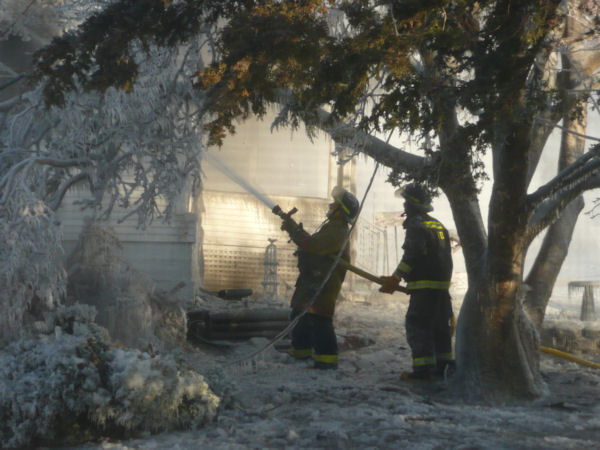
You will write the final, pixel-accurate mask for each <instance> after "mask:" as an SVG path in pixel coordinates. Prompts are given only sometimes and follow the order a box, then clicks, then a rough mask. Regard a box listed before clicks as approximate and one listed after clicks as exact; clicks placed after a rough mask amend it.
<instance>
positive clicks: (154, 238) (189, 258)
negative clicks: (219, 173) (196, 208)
mask: <svg viewBox="0 0 600 450" xmlns="http://www.w3.org/2000/svg"><path fill="white" fill-rule="evenodd" d="M84 195H85V194H84V193H83V192H82V191H73V192H70V193H69V194H68V195H67V196H66V197H65V199H64V201H63V204H62V205H61V208H60V209H59V211H58V217H59V220H60V221H61V230H62V233H63V243H64V248H65V256H68V255H69V253H70V252H71V251H72V250H73V249H74V247H75V244H76V243H77V240H78V239H79V235H80V233H81V230H82V227H83V225H84V222H85V220H86V218H87V217H91V216H92V212H91V211H82V210H81V207H80V206H79V205H76V204H74V202H75V201H76V200H77V199H78V198H81V197H83V196H84ZM119 212H120V211H118V210H117V211H115V212H114V214H113V217H112V218H111V219H110V220H109V221H108V222H107V223H108V224H109V225H110V226H111V227H113V228H114V230H115V232H116V234H117V236H118V238H119V240H120V241H121V244H122V246H123V247H122V256H123V259H124V260H125V261H126V262H127V263H129V264H130V265H132V266H133V267H135V268H136V269H137V270H139V271H140V272H143V273H145V274H146V275H148V276H149V277H150V278H151V279H152V280H153V281H154V282H155V283H156V287H157V288H160V289H164V290H169V289H172V288H173V287H174V286H175V285H177V284H178V283H180V282H182V281H183V282H184V283H185V286H184V287H183V289H182V290H181V291H179V292H180V293H181V294H182V295H185V296H189V297H191V296H193V293H194V291H195V287H196V286H197V285H198V284H199V283H200V282H201V280H200V278H199V276H200V273H199V272H198V270H194V268H196V267H197V262H196V259H197V254H198V248H197V242H198V239H197V232H198V231H197V229H198V217H197V215H196V214H192V213H180V214H176V215H174V217H173V220H172V222H171V223H170V224H168V223H164V222H162V221H160V220H156V221H154V222H153V223H152V224H150V225H149V226H148V227H146V229H140V228H138V227H137V218H136V217H131V218H129V219H127V220H125V221H124V222H123V223H118V219H119V217H120V214H119Z"/></svg>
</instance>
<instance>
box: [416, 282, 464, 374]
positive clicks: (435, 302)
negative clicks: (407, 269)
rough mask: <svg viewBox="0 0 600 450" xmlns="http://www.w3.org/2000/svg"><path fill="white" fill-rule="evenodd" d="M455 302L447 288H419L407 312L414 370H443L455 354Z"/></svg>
mask: <svg viewBox="0 0 600 450" xmlns="http://www.w3.org/2000/svg"><path fill="white" fill-rule="evenodd" d="M451 326H452V303H451V301H450V294H449V293H448V291H447V290H443V289H415V290H413V291H412V292H411V295H410V303H409V305H408V311H407V312H406V340H407V341H408V345H409V346H410V349H411V351H412V358H413V371H415V372H421V371H429V372H434V371H438V372H443V370H444V369H445V367H446V365H448V363H450V362H452V361H453V360H454V358H453V356H452V334H451V333H452V331H451Z"/></svg>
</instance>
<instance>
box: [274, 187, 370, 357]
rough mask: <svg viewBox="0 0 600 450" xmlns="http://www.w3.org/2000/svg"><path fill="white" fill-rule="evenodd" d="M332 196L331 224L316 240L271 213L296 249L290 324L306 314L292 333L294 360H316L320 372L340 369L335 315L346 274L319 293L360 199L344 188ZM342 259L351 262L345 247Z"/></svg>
mask: <svg viewBox="0 0 600 450" xmlns="http://www.w3.org/2000/svg"><path fill="white" fill-rule="evenodd" d="M331 195H332V197H333V202H332V203H330V205H329V210H328V212H327V219H326V220H325V222H323V224H322V225H321V226H320V228H319V229H318V230H317V231H316V232H315V233H314V234H312V235H311V234H309V233H307V232H306V231H305V230H304V229H303V228H302V224H297V223H296V222H295V221H294V220H293V219H292V218H291V217H290V213H288V214H286V213H283V212H282V211H281V208H279V206H276V207H275V208H273V212H274V213H275V214H277V215H279V216H280V217H281V218H282V219H283V224H282V225H281V229H282V230H285V231H287V232H288V234H289V235H290V238H291V240H292V241H293V242H294V243H295V244H296V245H297V246H298V250H297V251H296V253H295V254H296V255H297V256H298V270H299V275H298V279H297V280H296V289H295V291H294V294H293V295H292V300H291V308H292V312H291V318H292V319H294V318H295V317H297V316H298V315H300V314H302V313H303V312H304V311H305V310H306V313H305V314H304V315H303V316H302V317H301V318H300V319H299V321H298V323H297V324H296V326H295V327H294V329H293V330H292V333H291V335H292V347H291V350H290V354H291V355H292V356H293V357H294V358H296V359H310V358H312V359H313V361H314V367H315V368H316V369H336V368H337V366H338V345H337V338H336V335H335V330H334V327H333V314H334V312H335V304H336V300H337V297H338V294H339V293H340V289H341V287H342V282H343V281H344V278H345V276H346V269H344V268H343V267H341V266H340V265H339V264H338V265H337V266H336V267H335V268H334V269H333V272H332V273H331V276H330V277H329V279H328V280H327V282H326V283H325V285H324V286H323V288H322V289H321V290H320V291H319V288H320V287H321V285H322V284H323V280H324V278H325V277H326V276H327V274H328V273H329V271H330V269H331V266H332V265H333V263H334V261H335V257H336V256H337V254H338V253H339V252H340V250H342V248H343V247H344V243H345V242H346V238H347V237H348V233H349V223H350V222H352V220H353V219H354V218H355V217H356V214H357V213H358V208H359V204H358V200H357V199H356V197H355V196H354V195H353V194H351V193H350V192H348V191H346V190H345V189H343V188H341V187H335V188H334V189H333V191H332V193H331ZM294 211H295V209H294ZM341 257H342V258H343V259H345V260H346V261H347V262H350V253H349V250H348V247H347V245H346V247H345V248H344V250H343V253H342V256H341ZM317 293H318V295H316V297H315V294H317ZM311 301H312V303H311Z"/></svg>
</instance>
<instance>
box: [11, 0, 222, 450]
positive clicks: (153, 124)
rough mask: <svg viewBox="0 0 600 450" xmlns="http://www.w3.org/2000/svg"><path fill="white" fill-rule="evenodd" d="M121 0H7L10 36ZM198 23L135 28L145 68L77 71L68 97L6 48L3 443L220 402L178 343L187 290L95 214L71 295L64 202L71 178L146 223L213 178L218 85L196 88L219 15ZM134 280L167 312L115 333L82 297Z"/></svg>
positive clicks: (161, 426)
mask: <svg viewBox="0 0 600 450" xmlns="http://www.w3.org/2000/svg"><path fill="white" fill-rule="evenodd" d="M110 3H111V2H107V1H92V0H90V1H85V0H80V1H77V0H72V1H69V0H60V1H58V0H57V1H55V2H54V1H45V2H36V1H31V2H29V1H28V2H22V1H12V0H8V1H3V2H0V24H1V25H2V28H1V30H2V31H0V40H4V39H7V40H9V43H10V44H15V43H16V44H19V43H21V42H24V41H25V42H26V41H28V40H31V41H35V43H34V44H33V45H32V46H33V47H35V45H38V44H39V43H40V42H43V40H44V39H46V38H47V37H48V35H50V34H58V35H60V36H65V35H69V32H70V30H71V31H72V29H73V28H74V27H75V26H77V25H78V24H80V23H81V22H82V21H83V20H84V19H86V18H88V17H89V16H90V14H91V13H93V12H98V11H101V10H102V9H103V8H105V7H107V6H108V5H110ZM197 23H201V22H197ZM49 24H50V25H49ZM40 30H42V31H43V33H40ZM194 31H195V34H194V36H193V37H192V38H191V39H188V40H187V41H186V43H185V44H182V45H180V46H177V47H176V48H168V49H167V48H166V47H164V46H159V45H152V44H150V45H147V44H142V42H141V41H139V40H138V41H135V42H129V43H128V46H129V48H130V49H131V50H132V52H133V53H134V54H135V56H134V57H132V59H131V64H135V65H136V67H137V68H138V69H139V70H138V73H137V76H136V77H135V79H133V78H127V79H126V80H124V83H122V84H120V85H119V87H120V88H123V89H116V88H110V89H105V90H102V91H93V90H86V89H84V88H83V87H82V85H81V83H79V82H78V81H77V80H76V79H74V80H72V82H71V83H70V84H69V87H70V89H71V91H70V92H69V93H68V94H66V95H65V96H64V97H63V103H62V104H61V105H60V106H58V105H54V106H49V105H47V104H46V102H45V99H44V95H43V89H44V84H43V83H41V82H37V83H36V82H32V83H27V84H26V81H28V80H29V81H31V74H29V73H16V72H15V71H14V70H13V69H12V67H10V66H9V65H7V64H2V62H3V61H0V76H1V77H2V81H1V82H0V310H1V313H0V341H1V342H2V345H0V347H2V350H1V351H0V362H1V364H0V366H1V369H0V447H2V448H25V447H28V448H29V447H32V446H36V445H53V446H56V445H69V444H75V443H79V442H82V441H85V440H90V439H98V438H100V437H102V436H106V435H107V434H108V435H118V436H128V435H130V434H131V433H134V432H135V433H138V432H140V431H145V432H160V431H167V430H173V429H186V430H189V429H192V428H195V427H199V426H202V425H204V424H205V423H207V422H208V421H211V420H213V419H214V418H215V417H216V415H217V412H218V408H219V405H220V399H219V398H218V397H217V396H216V395H215V393H214V392H213V391H212V389H211V387H210V386H209V385H208V383H207V382H206V380H205V379H204V377H203V376H202V375H201V374H200V373H198V372H197V370H198V367H196V368H195V370H191V369H190V367H189V366H187V365H186V363H185V361H184V360H183V359H182V358H181V357H180V356H178V355H177V353H176V352H168V351H166V350H169V349H170V348H171V347H170V346H169V345H167V346H163V345H162V344H163V343H168V344H171V345H172V344H174V341H175V342H176V343H177V344H178V345H180V344H181V336H185V314H184V312H183V311H182V309H181V308H180V305H178V304H173V305H172V304H170V301H171V298H170V297H169V296H168V295H166V294H165V295H163V293H156V292H152V291H151V289H150V288H149V287H148V283H140V282H139V281H140V279H139V278H136V279H134V280H133V282H132V279H133V278H134V277H135V276H136V275H135V273H134V272H135V271H134V270H128V271H126V273H125V274H124V273H122V270H121V269H122V268H123V266H122V265H120V262H121V261H120V260H118V258H117V257H116V256H115V255H114V254H113V253H112V250H113V248H110V245H109V244H110V243H111V242H112V243H114V241H115V238H114V236H112V235H110V233H108V232H104V230H103V229H102V228H101V227H91V226H90V227H88V229H87V230H86V231H87V234H86V235H85V236H83V237H82V243H81V245H80V246H79V248H78V252H75V257H76V258H75V261H73V262H74V266H73V268H74V271H73V273H72V275H74V276H73V277H71V279H70V281H71V284H69V290H70V291H71V292H70V295H69V300H70V301H73V302H75V304H74V305H71V306H65V305H64V304H62V300H63V299H64V296H65V287H66V286H67V277H66V273H65V270H64V269H63V263H62V261H63V257H62V256H63V255H62V247H61V236H60V232H59V227H58V223H57V221H56V218H55V214H54V212H55V210H56V209H57V208H58V207H59V205H60V203H61V201H62V200H63V198H64V195H65V193H66V192H67V191H68V190H69V189H73V188H79V189H83V190H85V191H86V192H88V193H89V196H88V198H87V199H85V200H84V201H83V202H82V203H83V204H82V206H83V207H88V208H92V209H94V210H95V212H96V214H97V217H106V216H108V215H109V214H111V212H112V211H113V209H114V207H115V206H119V207H121V208H123V209H122V210H121V211H125V215H126V216H127V215H132V214H134V215H137V218H138V222H139V223H140V224H142V225H143V224H145V223H148V222H149V221H151V220H153V219H155V218H165V219H168V218H169V217H170V215H171V213H172V212H173V208H174V203H175V202H176V201H178V197H179V191H180V190H181V188H182V186H183V185H184V183H185V184H186V185H187V186H189V182H190V180H191V181H192V183H193V182H194V181H198V180H199V177H200V164H199V161H200V157H201V153H202V151H203V134H204V132H203V129H202V124H201V122H199V121H198V120H196V117H197V113H198V109H199V107H201V105H202V104H203V97H204V95H203V93H202V92H200V91H197V90H195V89H193V86H192V75H193V74H194V73H196V72H197V70H199V68H201V67H202V64H203V63H202V57H201V56H202V54H203V50H202V48H203V46H205V45H206V44H208V43H210V42H211V39H210V29H209V28H207V29H206V33H203V32H202V31H203V30H200V28H199V27H197V28H195V30H194ZM11 50H14V48H12V49H11ZM2 56H3V55H0V59H1V58H2ZM124 64H127V62H124ZM16 88H17V89H16ZM9 91H10V92H11V94H12V96H11V95H7V92H9ZM159 197H160V201H159V200H158V199H159ZM90 235H91V236H92V237H90ZM98 242H100V244H102V245H104V247H103V248H101V250H102V251H103V252H104V253H102V252H100V254H99V253H98V248H97V247H98V245H97V244H98ZM73 278H75V280H73ZM136 282H137V284H136ZM85 288H90V289H92V290H93V292H92V293H91V295H88V294H89V292H88V291H86V290H85ZM157 294H158V295H157ZM133 295H137V297H138V298H135V299H134V300H136V301H138V300H139V301H138V303H139V305H138V306H139V308H138V310H139V311H140V315H143V316H151V318H150V319H151V320H150V324H151V325H152V326H156V327H160V330H155V329H140V328H137V329H136V328H135V327H133V328H132V329H128V330H116V331H117V332H121V334H120V335H119V334H118V333H117V332H115V333H113V336H109V335H108V333H107V329H106V328H102V327H100V326H98V325H97V324H96V323H95V319H96V317H97V316H96V310H95V308H93V307H91V306H88V305H81V304H78V303H77V302H78V301H82V303H84V302H86V301H87V303H88V304H89V303H93V302H90V298H89V297H90V296H95V297H94V299H95V300H96V301H97V303H96V306H99V308H98V309H99V310H100V311H102V308H100V307H103V308H105V307H106V304H107V303H109V301H106V300H107V297H109V298H108V300H110V301H111V302H113V303H119V304H121V303H125V302H121V300H123V297H125V300H128V301H129V303H132V302H131V301H130V299H129V298H128V296H133ZM86 296H87V298H85V297H86ZM150 303H152V308H150V306H151V305H150ZM155 304H157V305H155ZM109 306H111V305H109ZM154 306H156V308H154ZM122 311H125V310H124V309H122V310H121V312H122ZM126 311H127V312H128V313H129V312H131V310H126ZM102 312H106V311H102ZM155 315H156V316H158V317H155ZM26 318H27V319H29V318H31V319H32V320H25V319H26ZM131 318H132V315H131V314H129V315H127V319H128V320H127V322H126V325H127V326H128V327H132V326H133V325H134V324H132V323H131ZM123 320H125V319H124V318H123ZM120 324H121V327H122V328H123V325H122V322H121V323H120ZM117 325H119V323H117ZM144 325H147V324H144ZM110 331H111V332H113V331H114V330H112V329H111V330H110ZM124 332H125V333H124ZM115 335H116V336H115ZM115 337H116V338H119V339H121V340H122V341H123V342H125V343H126V344H129V345H131V346H136V345H138V344H139V345H138V346H139V347H142V345H143V344H145V345H147V344H149V343H150V344H155V345H154V347H152V346H150V347H149V348H145V350H143V351H140V350H135V349H127V348H117V347H115V346H114V344H113V342H112V341H111V338H113V339H114V338H115ZM127 337H128V338H129V340H127V339H125V338H127ZM18 338H20V339H18ZM153 339H158V340H159V341H160V342H158V343H157V342H156V341H155V340H153ZM156 344H158V345H156ZM208 370H210V369H209V368H205V370H204V371H205V372H206V371H208ZM218 383H222V381H221V379H220V380H219V381H218ZM225 383H226V382H225ZM211 384H212V383H211Z"/></svg>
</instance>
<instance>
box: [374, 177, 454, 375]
mask: <svg viewBox="0 0 600 450" xmlns="http://www.w3.org/2000/svg"><path fill="white" fill-rule="evenodd" d="M397 195H399V196H402V197H403V198H404V213H405V215H406V219H405V221H404V224H403V227H404V228H405V230H406V235H405V239H404V244H403V245H402V249H403V250H404V253H403V256H402V260H401V261H400V263H399V264H398V267H397V268H396V270H395V271H394V273H393V274H392V275H391V276H389V277H387V276H384V277H381V278H382V280H383V281H384V284H383V286H382V287H381V289H380V291H381V292H385V293H389V294H391V293H393V292H394V291H395V290H398V286H399V282H400V280H401V279H404V280H406V287H407V289H408V290H409V292H410V302H409V305H408V311H407V313H406V322H405V324H406V339H407V341H408V344H409V346H410V348H411V351H412V358H413V367H412V372H404V373H403V374H402V377H403V378H405V379H419V380H430V379H431V377H432V375H435V374H439V375H443V374H444V373H446V370H447V369H449V370H454V365H455V363H454V358H453V356H452V320H453V314H452V303H451V301H450V293H449V288H450V279H451V277H452V248H451V245H450V236H449V235H448V230H446V228H445V227H444V226H443V225H442V224H441V223H440V222H439V221H438V220H437V219H435V218H433V217H431V216H430V215H428V214H427V213H429V212H430V211H433V208H432V207H431V197H430V195H429V193H428V192H427V190H426V189H425V187H423V186H422V185H420V184H417V183H411V184H409V185H407V186H406V187H404V188H401V189H399V190H398V191H397Z"/></svg>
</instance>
